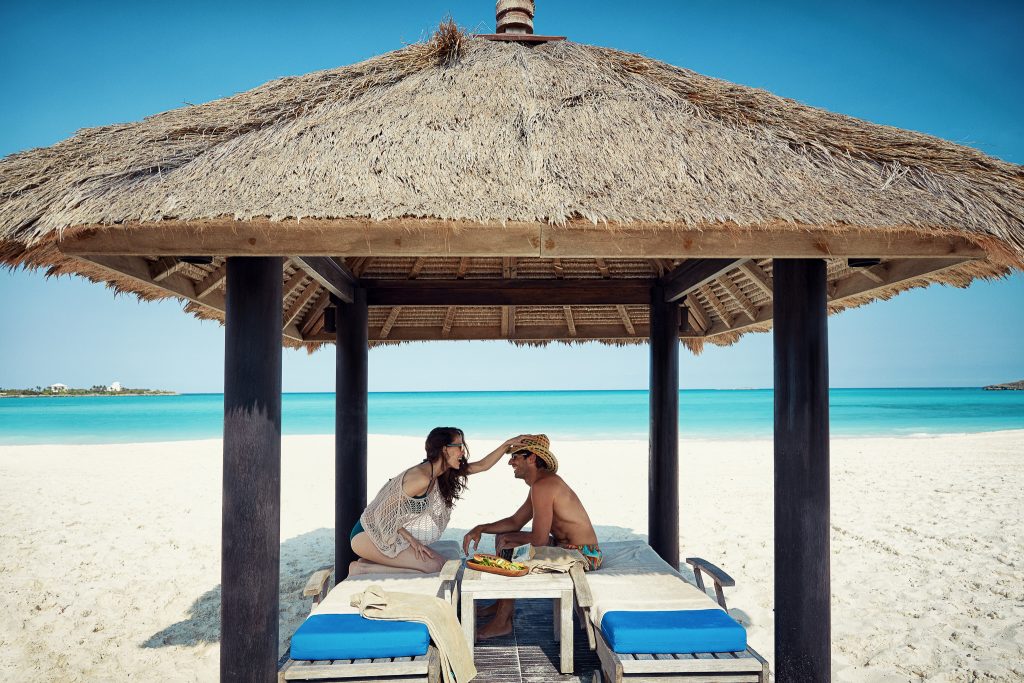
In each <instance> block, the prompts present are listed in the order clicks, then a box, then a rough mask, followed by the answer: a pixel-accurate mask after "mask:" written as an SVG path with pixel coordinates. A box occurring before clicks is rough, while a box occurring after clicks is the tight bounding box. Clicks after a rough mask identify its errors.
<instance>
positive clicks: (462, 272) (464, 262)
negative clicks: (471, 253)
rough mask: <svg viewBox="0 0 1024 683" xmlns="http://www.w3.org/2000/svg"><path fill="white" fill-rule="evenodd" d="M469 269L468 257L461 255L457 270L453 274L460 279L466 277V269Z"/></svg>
mask: <svg viewBox="0 0 1024 683" xmlns="http://www.w3.org/2000/svg"><path fill="white" fill-rule="evenodd" d="M467 270H469V257H468V256H463V257H462V258H461V259H459V272H457V273H456V274H455V277H456V278H458V279H459V280H461V279H462V278H464V277H466V271H467Z"/></svg>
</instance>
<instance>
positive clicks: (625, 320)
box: [615, 304, 636, 336]
mask: <svg viewBox="0 0 1024 683" xmlns="http://www.w3.org/2000/svg"><path fill="white" fill-rule="evenodd" d="M615 308H617V309H618V310H619V317H620V318H622V326H623V327H625V328H626V332H629V334H630V336H633V335H635V334H636V329H634V327H633V321H632V320H630V319H629V311H627V310H626V307H625V306H623V305H622V304H619V305H618V306H616V307H615Z"/></svg>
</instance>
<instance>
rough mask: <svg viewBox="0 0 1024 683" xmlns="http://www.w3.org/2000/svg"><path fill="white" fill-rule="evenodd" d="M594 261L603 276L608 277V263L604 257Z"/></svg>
mask: <svg viewBox="0 0 1024 683" xmlns="http://www.w3.org/2000/svg"><path fill="white" fill-rule="evenodd" d="M594 263H595V264H596V265H597V270H598V272H599V273H601V277H603V278H605V279H608V276H609V275H608V264H607V263H606V262H605V260H604V259H603V258H596V259H594Z"/></svg>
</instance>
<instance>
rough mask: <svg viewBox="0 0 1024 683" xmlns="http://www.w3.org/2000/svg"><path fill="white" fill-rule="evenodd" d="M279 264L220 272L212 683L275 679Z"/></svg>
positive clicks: (272, 260)
mask: <svg viewBox="0 0 1024 683" xmlns="http://www.w3.org/2000/svg"><path fill="white" fill-rule="evenodd" d="M281 268H282V265H281V259H280V258H279V257H258V258H240V257H232V258H229V259H228V263H227V304H226V312H225V323H224V326H225V332H224V473H223V492H224V497H223V510H222V513H223V526H222V530H221V535H222V536H221V540H222V547H221V617H220V624H221V628H220V680H221V681H239V682H240V683H249V682H250V681H266V682H270V681H274V680H276V675H277V637H278V581H279V572H280V569H279V564H280V554H281V545H280V543H281V539H280V535H281Z"/></svg>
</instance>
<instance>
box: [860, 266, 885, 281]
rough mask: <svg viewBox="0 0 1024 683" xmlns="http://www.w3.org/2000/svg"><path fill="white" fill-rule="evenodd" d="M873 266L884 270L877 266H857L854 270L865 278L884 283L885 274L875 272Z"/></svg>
mask: <svg viewBox="0 0 1024 683" xmlns="http://www.w3.org/2000/svg"><path fill="white" fill-rule="evenodd" d="M875 268H879V270H882V271H884V270H885V269H884V268H880V267H879V266H872V267H871V268H858V269H857V270H855V271H854V272H855V273H859V274H860V275H863V276H864V277H866V278H867V279H869V280H872V281H874V282H875V283H877V284H880V285H881V284H885V276H884V275H882V274H880V273H876V272H875Z"/></svg>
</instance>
